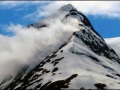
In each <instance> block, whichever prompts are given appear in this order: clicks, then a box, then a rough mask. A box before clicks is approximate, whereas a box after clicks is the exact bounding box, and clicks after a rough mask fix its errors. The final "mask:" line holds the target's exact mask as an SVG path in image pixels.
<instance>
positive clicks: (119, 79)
mask: <svg viewBox="0 0 120 90" xmlns="http://www.w3.org/2000/svg"><path fill="white" fill-rule="evenodd" d="M59 10H60V11H61V12H62V11H64V12H66V13H64V17H63V18H61V21H62V22H63V23H66V22H68V21H69V19H70V18H75V19H76V20H78V22H79V23H78V28H79V31H76V32H73V34H72V35H71V36H70V37H69V38H68V39H66V40H65V42H64V44H62V45H61V46H60V47H59V48H58V49H57V50H56V51H54V52H51V54H50V55H46V58H45V59H44V60H43V61H42V62H40V63H39V64H38V65H36V67H35V68H33V69H32V70H30V71H29V72H27V70H26V72H24V73H20V74H18V75H17V76H16V77H13V78H11V79H10V80H8V81H6V82H4V83H2V84H1V89H6V90H15V89H18V90H21V89H22V90H24V89H40V90H48V89H51V90H60V89H61V88H68V89H82V88H84V89H120V58H119V56H118V55H117V54H116V52H115V51H114V50H113V49H112V48H111V47H110V46H108V45H107V44H106V42H105V41H104V39H103V38H102V37H101V36H100V35H99V34H98V33H97V32H96V31H95V30H94V28H93V27H92V25H91V24H90V22H89V20H88V19H87V18H86V16H84V15H83V14H82V13H81V12H79V11H77V10H76V9H75V8H74V7H73V6H72V5H70V4H68V5H65V6H63V7H61V8H60V9H59ZM39 24H40V23H39ZM39 24H38V23H37V25H36V24H32V26H33V27H36V28H38V27H37V26H38V25H39ZM40 25H41V24H40ZM40 25H39V26H40ZM42 25H44V24H42ZM73 25H76V23H75V24H73ZM30 26H31V25H30ZM30 26H29V27H30ZM44 26H45V27H47V25H46V24H45V25H44ZM76 26H77V25H76ZM40 28H42V27H40ZM58 30H59V29H58Z"/></svg>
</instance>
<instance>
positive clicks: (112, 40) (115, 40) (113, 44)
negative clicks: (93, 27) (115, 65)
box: [105, 37, 120, 56]
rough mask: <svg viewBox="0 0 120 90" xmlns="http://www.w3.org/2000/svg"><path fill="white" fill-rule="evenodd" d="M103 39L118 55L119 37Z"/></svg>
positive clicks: (119, 49) (119, 50) (119, 52)
mask: <svg viewBox="0 0 120 90" xmlns="http://www.w3.org/2000/svg"><path fill="white" fill-rule="evenodd" d="M105 41H106V42H107V43H108V44H109V45H110V46H111V47H112V48H113V49H114V50H115V51H116V53H117V54H118V55H119V56H120V37H115V38H106V39H105Z"/></svg>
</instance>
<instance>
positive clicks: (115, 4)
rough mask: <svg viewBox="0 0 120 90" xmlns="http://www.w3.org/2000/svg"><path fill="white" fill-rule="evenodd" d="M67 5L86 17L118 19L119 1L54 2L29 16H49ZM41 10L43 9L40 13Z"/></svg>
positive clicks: (119, 12)
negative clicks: (70, 5)
mask: <svg viewBox="0 0 120 90" xmlns="http://www.w3.org/2000/svg"><path fill="white" fill-rule="evenodd" d="M69 3H70V4H72V5H73V6H74V7H75V8H76V9H77V10H79V11H81V12H82V13H84V14H86V15H93V16H96V15H98V16H106V17H113V18H120V1H54V2H53V3H50V4H48V5H44V6H43V7H38V9H37V10H36V12H35V13H34V14H32V15H31V16H34V17H36V18H37V17H38V16H45V15H49V14H50V13H51V12H54V11H55V10H56V9H58V8H60V7H61V6H63V5H65V4H69ZM41 8H43V10H42V11H41ZM29 17H30V15H29Z"/></svg>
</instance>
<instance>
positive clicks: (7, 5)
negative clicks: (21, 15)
mask: <svg viewBox="0 0 120 90" xmlns="http://www.w3.org/2000/svg"><path fill="white" fill-rule="evenodd" d="M45 3H48V2H46V1H0V8H1V9H11V8H15V7H17V6H22V7H21V8H23V7H24V6H27V5H33V4H36V5H39V4H45Z"/></svg>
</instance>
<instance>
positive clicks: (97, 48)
mask: <svg viewBox="0 0 120 90" xmlns="http://www.w3.org/2000/svg"><path fill="white" fill-rule="evenodd" d="M74 35H75V36H76V37H78V38H79V39H81V40H82V41H83V42H84V43H85V45H87V47H88V48H89V49H91V50H92V51H93V52H94V53H96V54H98V55H103V56H105V57H106V58H109V59H111V60H112V59H113V60H116V61H117V62H118V63H120V59H119V57H118V55H117V54H116V52H115V51H114V50H113V49H112V48H110V47H108V46H107V45H106V43H105V42H104V41H102V40H100V39H99V38H97V36H96V35H94V34H93V33H92V32H91V31H90V30H87V32H86V30H81V31H79V33H77V32H76V33H74Z"/></svg>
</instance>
